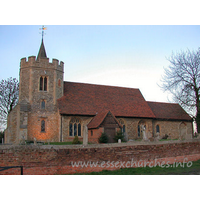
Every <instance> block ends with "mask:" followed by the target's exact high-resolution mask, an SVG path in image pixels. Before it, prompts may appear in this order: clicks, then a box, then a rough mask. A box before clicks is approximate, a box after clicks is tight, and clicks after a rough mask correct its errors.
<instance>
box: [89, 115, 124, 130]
mask: <svg viewBox="0 0 200 200" xmlns="http://www.w3.org/2000/svg"><path fill="white" fill-rule="evenodd" d="M109 113H110V114H111V115H112V117H113V118H114V120H115V121H116V123H117V124H118V125H119V127H121V128H122V125H121V124H120V123H119V121H118V120H117V119H116V117H115V116H114V115H113V114H112V112H110V111H105V112H101V113H98V114H97V115H96V116H94V118H93V119H92V120H91V121H90V123H89V124H88V125H87V127H88V129H95V128H98V127H99V126H100V125H101V124H102V122H103V121H104V119H105V118H106V116H107V115H108V114H109Z"/></svg>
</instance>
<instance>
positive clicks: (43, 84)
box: [39, 76, 48, 91]
mask: <svg viewBox="0 0 200 200" xmlns="http://www.w3.org/2000/svg"><path fill="white" fill-rule="evenodd" d="M47 81H48V78H47V77H46V76H41V77H40V86H39V88H40V91H47Z"/></svg>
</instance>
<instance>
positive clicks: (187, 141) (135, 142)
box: [0, 139, 200, 150]
mask: <svg viewBox="0 0 200 200" xmlns="http://www.w3.org/2000/svg"><path fill="white" fill-rule="evenodd" d="M196 142H198V143H200V139H191V140H184V141H181V140H171V141H158V142H143V141H131V142H127V143H112V144H89V145H86V146H84V145H82V144H81V145H0V150H9V149H10V150H11V149H23V148H24V149H82V148H109V147H124V146H139V145H163V144H179V143H196Z"/></svg>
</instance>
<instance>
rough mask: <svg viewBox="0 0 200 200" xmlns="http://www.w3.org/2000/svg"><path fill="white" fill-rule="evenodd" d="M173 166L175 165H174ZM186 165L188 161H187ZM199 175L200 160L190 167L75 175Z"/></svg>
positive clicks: (134, 169) (127, 169)
mask: <svg viewBox="0 0 200 200" xmlns="http://www.w3.org/2000/svg"><path fill="white" fill-rule="evenodd" d="M171 166H172V165H171ZM174 166H175V165H174ZM188 166H190V165H189V163H188ZM193 174H194V175H199V174H200V160H198V161H194V162H192V166H191V167H187V164H185V165H184V168H183V167H181V166H178V167H168V168H166V167H165V168H162V167H159V166H156V167H152V168H150V167H140V168H123V169H122V168H121V169H119V170H114V171H109V170H103V171H101V172H91V173H82V174H76V175H193Z"/></svg>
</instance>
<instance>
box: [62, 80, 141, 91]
mask: <svg viewBox="0 0 200 200" xmlns="http://www.w3.org/2000/svg"><path fill="white" fill-rule="evenodd" d="M64 83H73V84H83V85H95V86H104V87H113V88H124V89H133V90H140V89H139V88H132V87H125V86H114V85H101V84H95V83H83V82H73V81H64Z"/></svg>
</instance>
